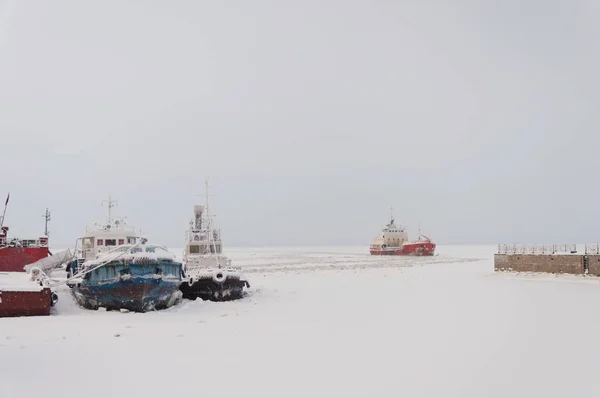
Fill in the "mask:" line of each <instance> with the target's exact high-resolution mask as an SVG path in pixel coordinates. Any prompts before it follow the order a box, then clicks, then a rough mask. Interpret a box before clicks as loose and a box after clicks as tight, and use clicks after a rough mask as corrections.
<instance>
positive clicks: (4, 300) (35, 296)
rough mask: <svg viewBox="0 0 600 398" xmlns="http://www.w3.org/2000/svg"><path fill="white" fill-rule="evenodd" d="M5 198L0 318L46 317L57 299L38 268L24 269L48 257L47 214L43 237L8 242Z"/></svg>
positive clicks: (0, 235)
mask: <svg viewBox="0 0 600 398" xmlns="http://www.w3.org/2000/svg"><path fill="white" fill-rule="evenodd" d="M9 197H10V195H9ZM9 197H7V198H6V202H5V204H4V214H3V215H2V218H0V317H7V316H30V315H49V314H50V307H51V306H52V305H54V304H55V303H56V300H57V299H58V297H57V296H56V294H55V293H53V292H52V291H51V289H50V288H49V287H48V284H47V282H46V280H47V277H45V275H44V273H43V272H42V270H41V269H40V268H38V267H34V268H32V270H31V273H28V272H26V271H25V266H26V265H29V264H32V263H35V262H37V261H38V260H42V259H44V258H46V257H48V256H49V255H51V253H50V250H49V249H48V236H47V231H48V221H49V220H50V213H49V212H48V210H46V215H45V217H46V234H45V235H43V236H41V237H39V238H38V239H16V238H13V239H9V238H8V230H9V228H8V227H7V226H4V216H5V215H6V207H7V206H8V199H9Z"/></svg>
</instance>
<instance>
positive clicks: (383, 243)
mask: <svg viewBox="0 0 600 398" xmlns="http://www.w3.org/2000/svg"><path fill="white" fill-rule="evenodd" d="M421 238H423V239H421ZM435 247H436V244H435V243H433V242H432V241H431V239H429V238H428V237H427V236H425V235H422V234H421V233H419V240H416V241H409V240H408V234H407V233H406V228H405V227H404V226H396V224H395V223H394V217H393V216H391V217H390V223H389V224H387V225H386V226H385V227H384V228H383V229H382V230H381V233H380V234H379V235H377V236H376V237H375V238H373V242H372V243H371V247H370V248H369V251H370V252H371V254H372V255H375V256H433V255H434V254H435Z"/></svg>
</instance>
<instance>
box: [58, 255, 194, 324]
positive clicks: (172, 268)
mask: <svg viewBox="0 0 600 398" xmlns="http://www.w3.org/2000/svg"><path fill="white" fill-rule="evenodd" d="M72 265H73V266H76V265H75V264H72ZM181 274H182V270H181V263H176V262H160V263H157V262H152V263H145V264H140V263H138V264H132V263H126V262H123V263H119V262H111V263H109V264H106V265H105V266H103V267H100V268H98V269H95V270H93V271H92V272H90V273H88V274H86V275H85V277H84V278H83V279H82V280H80V281H79V282H77V283H75V284H74V285H70V286H71V290H72V292H73V296H74V297H75V300H76V301H77V303H78V304H79V305H80V306H82V307H84V308H87V309H98V308H99V307H104V308H106V309H107V310H120V309H126V310H129V311H135V312H147V311H153V310H161V309H165V308H169V307H171V306H173V305H176V304H178V303H179V302H180V301H181V299H182V296H183V295H182V293H181V291H180V290H179V286H180V285H181V281H182V276H181Z"/></svg>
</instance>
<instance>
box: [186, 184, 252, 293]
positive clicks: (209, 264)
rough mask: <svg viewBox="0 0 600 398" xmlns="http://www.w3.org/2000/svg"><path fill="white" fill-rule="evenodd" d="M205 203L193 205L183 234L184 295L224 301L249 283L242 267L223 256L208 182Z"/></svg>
mask: <svg viewBox="0 0 600 398" xmlns="http://www.w3.org/2000/svg"><path fill="white" fill-rule="evenodd" d="M205 186H206V205H205V206H202V205H195V206H194V218H193V219H192V221H190V227H189V229H188V231H187V233H186V242H185V248H184V251H183V263H184V267H185V279H186V280H187V281H186V280H184V282H183V283H182V284H181V287H180V289H181V291H182V292H183V297H184V298H188V299H196V298H198V297H199V298H201V299H203V300H212V301H227V300H234V299H238V298H241V297H242V296H243V294H244V287H250V284H249V283H248V281H247V280H246V279H245V277H244V275H243V274H242V269H241V267H234V266H232V265H231V259H229V258H227V257H226V256H225V255H223V243H222V241H221V231H220V229H218V228H213V221H212V217H211V216H210V213H209V212H208V209H209V207H208V181H207V182H206V184H205Z"/></svg>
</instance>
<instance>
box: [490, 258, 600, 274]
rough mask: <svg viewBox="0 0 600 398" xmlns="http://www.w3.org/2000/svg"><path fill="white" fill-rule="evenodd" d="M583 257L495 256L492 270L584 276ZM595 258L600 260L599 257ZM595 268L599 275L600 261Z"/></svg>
mask: <svg viewBox="0 0 600 398" xmlns="http://www.w3.org/2000/svg"><path fill="white" fill-rule="evenodd" d="M584 257H585V255H583V254H495V255H494V270H496V271H513V272H550V273H557V274H584V273H585V267H584V265H585V264H584ZM589 257H591V256H589ZM595 257H598V260H600V256H595ZM595 266H596V268H595V270H596V269H597V272H598V274H599V275H600V261H597V262H596V265H595Z"/></svg>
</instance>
